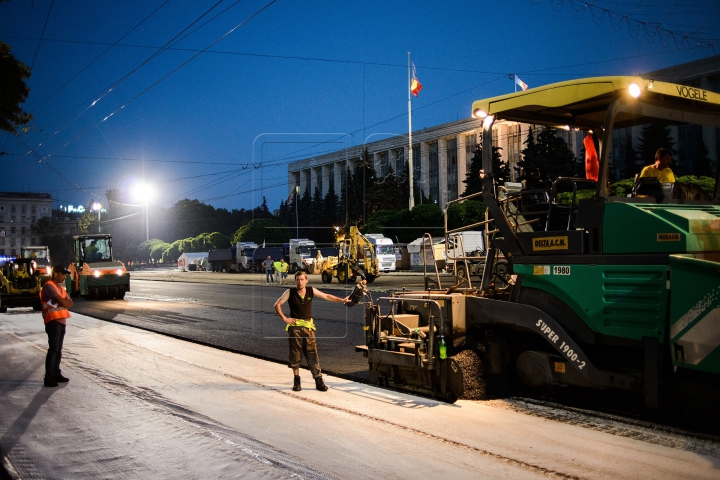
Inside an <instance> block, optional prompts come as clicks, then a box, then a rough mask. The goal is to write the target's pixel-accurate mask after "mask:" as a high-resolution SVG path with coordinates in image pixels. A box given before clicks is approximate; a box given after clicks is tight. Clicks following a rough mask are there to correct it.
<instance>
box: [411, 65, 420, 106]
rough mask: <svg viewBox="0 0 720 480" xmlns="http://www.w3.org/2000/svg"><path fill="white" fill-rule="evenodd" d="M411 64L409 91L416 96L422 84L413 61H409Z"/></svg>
mask: <svg viewBox="0 0 720 480" xmlns="http://www.w3.org/2000/svg"><path fill="white" fill-rule="evenodd" d="M410 64H411V65H412V80H411V81H410V93H412V94H413V95H415V96H416V97H417V96H418V93H420V90H422V88H423V87H422V84H421V83H420V80H418V78H417V72H416V71H415V63H414V62H410Z"/></svg>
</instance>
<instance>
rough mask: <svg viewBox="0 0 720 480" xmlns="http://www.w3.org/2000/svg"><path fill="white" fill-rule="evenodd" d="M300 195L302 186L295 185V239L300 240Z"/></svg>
mask: <svg viewBox="0 0 720 480" xmlns="http://www.w3.org/2000/svg"><path fill="white" fill-rule="evenodd" d="M299 193H300V185H295V238H300V221H299V220H298V219H299V218H300V217H299V215H298V194H299Z"/></svg>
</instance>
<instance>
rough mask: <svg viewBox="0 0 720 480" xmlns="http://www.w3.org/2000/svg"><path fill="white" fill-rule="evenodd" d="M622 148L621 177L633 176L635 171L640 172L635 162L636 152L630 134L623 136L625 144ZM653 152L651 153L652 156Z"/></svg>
mask: <svg viewBox="0 0 720 480" xmlns="http://www.w3.org/2000/svg"><path fill="white" fill-rule="evenodd" d="M624 147H625V148H624V150H623V159H622V160H623V177H624V178H635V174H636V173H640V168H638V163H637V152H636V151H635V149H634V148H633V143H632V136H631V135H627V136H626V137H625V145H624ZM654 155H655V154H654V153H653V156H654Z"/></svg>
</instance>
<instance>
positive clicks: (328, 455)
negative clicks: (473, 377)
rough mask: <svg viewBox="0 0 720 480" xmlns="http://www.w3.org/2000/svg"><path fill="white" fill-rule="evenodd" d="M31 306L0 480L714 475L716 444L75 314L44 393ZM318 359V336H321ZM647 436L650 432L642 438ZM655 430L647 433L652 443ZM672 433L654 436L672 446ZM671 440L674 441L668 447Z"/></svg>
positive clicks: (4, 388) (20, 329) (7, 370)
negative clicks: (586, 423) (431, 391)
mask: <svg viewBox="0 0 720 480" xmlns="http://www.w3.org/2000/svg"><path fill="white" fill-rule="evenodd" d="M45 352H46V335H45V333H44V330H43V328H42V321H41V319H40V315H39V314H37V313H28V311H27V310H10V313H8V314H6V315H0V405H1V408H0V412H1V413H0V448H1V449H2V453H1V454H0V455H1V456H2V461H3V464H4V465H5V467H6V470H7V471H8V473H9V474H10V477H11V478H76V477H92V478H96V477H103V478H120V477H122V478H210V477H213V478H227V477H230V478H234V477H238V478H243V477H244V478H248V477H251V478H263V477H272V478H290V477H294V478H298V477H300V478H413V479H417V478H440V477H444V478H468V477H473V478H487V477H491V478H539V477H546V476H548V475H551V476H552V475H556V474H560V476H577V477H595V478H610V477H635V478H673V477H675V478H677V477H681V476H682V477H685V478H689V477H695V478H718V476H719V475H718V474H719V472H720V470H718V469H719V468H720V453H718V447H717V446H712V445H711V446H709V447H708V446H703V448H704V450H702V449H700V450H698V449H697V448H695V449H693V448H689V447H688V445H687V444H685V443H682V442H680V443H678V446H668V445H663V444H658V443H657V442H648V441H641V440H638V439H635V438H626V437H624V436H620V435H617V434H615V435H612V434H609V433H606V432H603V431H599V430H598V429H591V428H584V427H582V426H577V425H571V424H567V423H560V422H555V421H552V420H548V419H547V418H541V417H539V416H531V415H526V414H523V413H521V412H518V411H517V410H516V409H512V408H508V407H507V406H506V405H504V404H503V402H464V401H460V402H458V403H456V404H454V405H449V404H445V403H441V402H437V401H434V400H431V399H425V398H420V397H414V396H410V395H404V394H398V393H395V392H391V391H388V390H383V389H378V388H374V387H371V386H367V385H361V384H356V383H353V382H349V381H346V380H342V379H337V378H333V377H326V378H325V380H326V383H327V384H328V386H329V387H330V390H329V391H328V392H324V393H323V392H318V391H316V390H315V389H314V383H313V382H312V379H311V378H310V374H309V372H308V371H307V370H302V371H301V375H302V378H303V391H302V392H297V393H296V392H292V390H291V386H292V375H291V372H290V370H289V369H288V368H287V367H286V366H285V365H279V364H275V363H270V362H265V361H261V360H257V359H253V358H249V357H245V356H242V355H237V354H233V353H229V352H225V351H221V350H217V349H213V348H209V347H204V346H200V345H196V344H193V343H189V342H184V341H181V340H177V339H173V338H169V337H165V336H162V335H158V334H154V333H149V332H145V331H142V330H138V329H135V328H132V327H127V326H123V325H117V324H111V323H106V322H102V321H99V320H95V319H92V318H89V317H85V316H82V315H79V314H73V317H72V318H71V319H70V322H69V326H68V331H67V335H66V337H65V347H64V357H63V361H62V369H63V374H64V375H66V376H68V377H69V378H70V382H69V383H67V384H62V385H61V386H60V387H57V388H47V387H43V385H42V380H43V375H44V359H45ZM320 353H321V358H322V345H321V346H320ZM653 435H654V436H656V437H657V436H658V435H656V434H653ZM661 436H662V435H660V437H661ZM673 441H674V440H672V439H665V440H664V442H665V443H669V444H671V445H672V443H673ZM681 443H682V445H681Z"/></svg>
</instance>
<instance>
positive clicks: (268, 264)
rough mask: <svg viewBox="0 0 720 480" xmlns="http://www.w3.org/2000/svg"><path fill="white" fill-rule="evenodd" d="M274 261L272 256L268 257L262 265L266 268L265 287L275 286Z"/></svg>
mask: <svg viewBox="0 0 720 480" xmlns="http://www.w3.org/2000/svg"><path fill="white" fill-rule="evenodd" d="M273 263H275V262H273V259H272V257H271V256H270V255H268V257H267V260H265V261H264V262H263V263H262V264H263V267H265V285H270V284H271V283H272V284H275V282H274V281H273V268H274V267H273Z"/></svg>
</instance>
